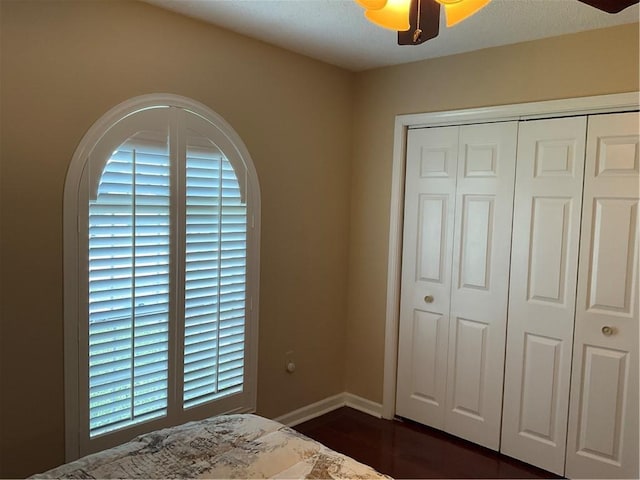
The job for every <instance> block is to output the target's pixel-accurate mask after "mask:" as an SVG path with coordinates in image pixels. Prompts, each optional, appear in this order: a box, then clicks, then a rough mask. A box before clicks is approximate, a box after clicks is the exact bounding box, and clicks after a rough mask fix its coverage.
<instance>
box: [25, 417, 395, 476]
mask: <svg viewBox="0 0 640 480" xmlns="http://www.w3.org/2000/svg"><path fill="white" fill-rule="evenodd" d="M31 478H308V479H315V478H325V479H389V477H387V476H385V475H382V474H380V473H378V472H376V471H375V470H374V469H372V468H371V467H369V466H367V465H364V464H362V463H359V462H357V461H356V460H354V459H352V458H350V457H347V456H345V455H342V454H340V453H338V452H335V451H333V450H331V449H329V448H327V447H325V446H324V445H322V444H321V443H318V442H316V441H314V440H311V439H310V438H307V437H305V436H304V435H302V434H300V433H298V432H296V431H295V430H293V429H291V428H288V427H286V426H284V425H282V424H280V423H278V422H275V421H273V420H269V419H266V418H263V417H259V416H257V415H251V414H242V415H238V414H236V415H222V416H219V417H212V418H208V419H206V420H201V421H197V422H190V423H187V424H184V425H180V426H177V427H172V428H166V429H163V430H158V431H155V432H151V433H147V434H144V435H140V436H138V437H136V438H135V439H133V440H131V441H130V442H128V443H125V444H123V445H120V446H118V447H114V448H111V449H108V450H104V451H102V452H98V453H94V454H92V455H88V456H86V457H83V458H81V459H79V460H76V461H74V462H70V463H67V464H65V465H62V466H60V467H57V468H54V469H52V470H49V471H47V472H44V473H42V474H39V475H34V476H33V477H31Z"/></svg>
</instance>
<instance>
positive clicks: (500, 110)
mask: <svg viewBox="0 0 640 480" xmlns="http://www.w3.org/2000/svg"><path fill="white" fill-rule="evenodd" d="M639 95H640V92H629V93H620V94H613V95H599V96H593V97H581V98H569V99H563V100H552V101H545V102H533V103H521V104H514V105H503V106H497V107H488V108H474V109H465V110H452V111H445V112H435V113H419V114H409V115H398V116H396V121H395V130H394V148H393V167H392V178H391V202H390V222H389V252H388V273H387V307H386V323H385V350H384V377H383V399H382V412H381V413H382V417H383V418H386V419H392V418H393V417H394V415H395V409H396V406H395V397H396V373H397V357H398V325H399V312H400V280H401V273H402V269H401V266H402V261H401V260H402V231H403V212H404V181H405V158H406V139H407V131H408V130H410V129H414V128H423V127H436V126H451V125H469V124H474V123H488V122H496V121H519V120H533V119H542V118H556V117H566V116H573V115H590V114H598V113H616V112H626V111H635V110H639V109H640V104H639Z"/></svg>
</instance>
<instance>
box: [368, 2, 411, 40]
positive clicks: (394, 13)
mask: <svg viewBox="0 0 640 480" xmlns="http://www.w3.org/2000/svg"><path fill="white" fill-rule="evenodd" d="M358 1H359V0H358ZM410 8H411V0H387V1H386V3H385V5H384V7H382V8H380V9H376V10H373V9H369V10H367V11H366V12H365V13H364V15H365V17H367V19H368V20H369V21H370V22H372V23H375V24H376V25H378V26H379V27H382V28H388V29H389V30H395V31H397V32H398V31H405V30H408V29H409V27H410V25H409V10H410Z"/></svg>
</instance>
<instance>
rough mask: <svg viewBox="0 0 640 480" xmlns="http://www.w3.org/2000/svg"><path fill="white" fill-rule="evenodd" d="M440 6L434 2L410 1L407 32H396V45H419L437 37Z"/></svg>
mask: <svg viewBox="0 0 640 480" xmlns="http://www.w3.org/2000/svg"><path fill="white" fill-rule="evenodd" d="M439 28H440V4H439V3H438V2H436V1H435V0H411V10H410V13H409V30H407V31H405V32H398V45H420V44H421V43H424V42H426V41H427V40H430V39H432V38H434V37H437V36H438V31H439Z"/></svg>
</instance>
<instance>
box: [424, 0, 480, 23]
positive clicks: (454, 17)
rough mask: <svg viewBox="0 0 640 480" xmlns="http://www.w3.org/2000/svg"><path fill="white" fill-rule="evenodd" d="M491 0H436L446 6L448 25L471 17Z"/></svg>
mask: <svg viewBox="0 0 640 480" xmlns="http://www.w3.org/2000/svg"><path fill="white" fill-rule="evenodd" d="M490 1H491V0H436V2H438V3H440V4H442V5H443V6H444V13H445V17H446V22H447V27H453V26H454V25H456V24H458V23H460V22H462V21H463V20H465V19H467V18H469V17H470V16H471V15H473V14H474V13H476V12H478V11H479V10H482V9H483V8H484V7H486V6H487V4H488V3H489V2H490Z"/></svg>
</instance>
